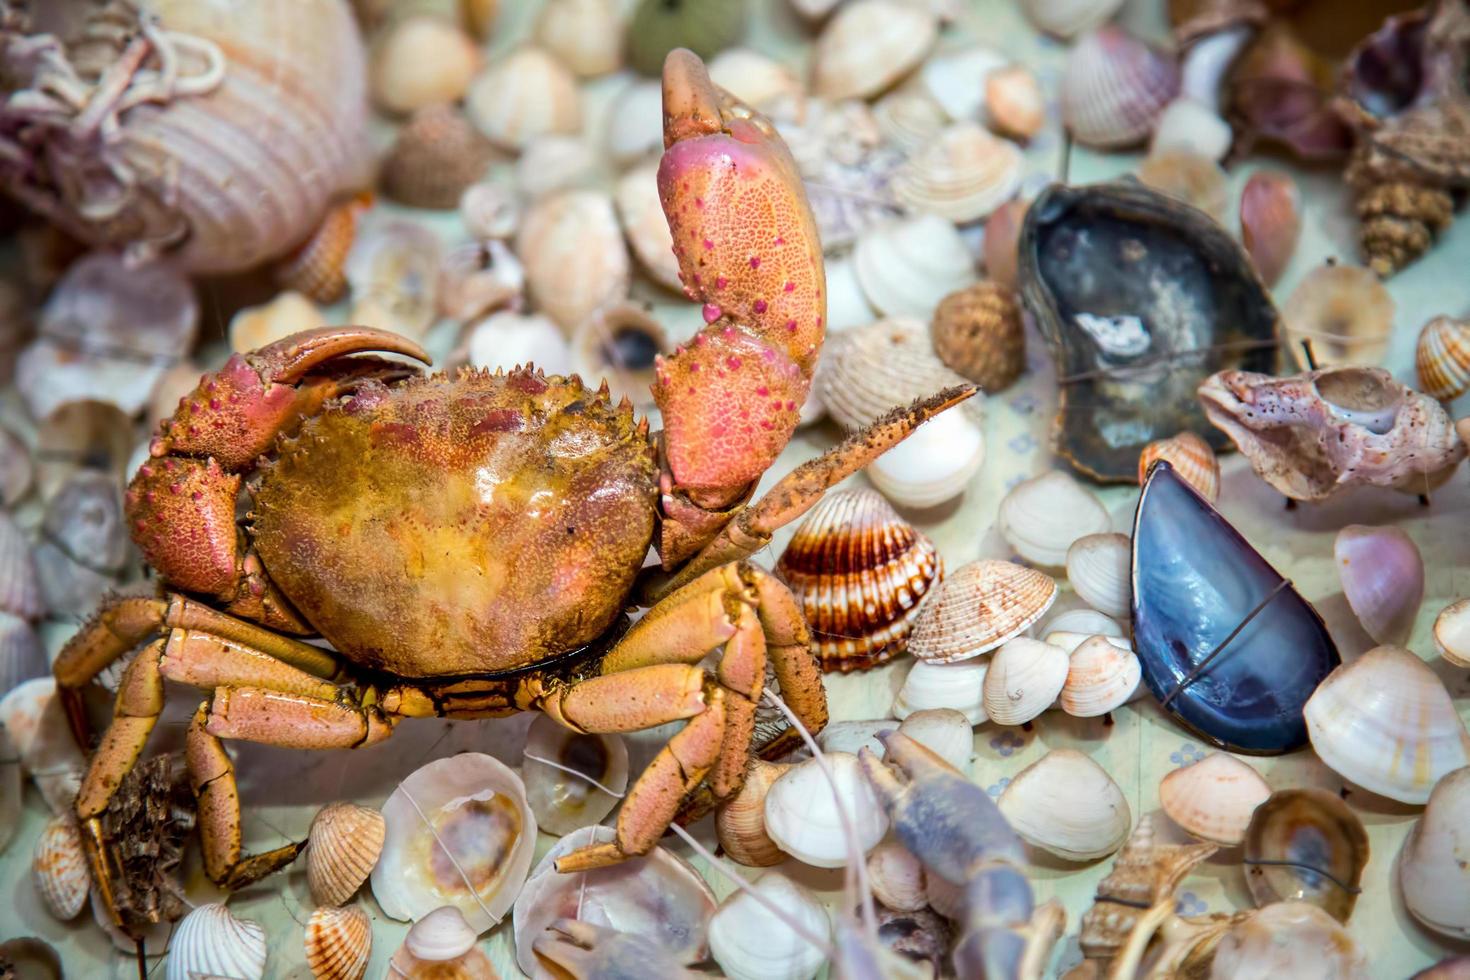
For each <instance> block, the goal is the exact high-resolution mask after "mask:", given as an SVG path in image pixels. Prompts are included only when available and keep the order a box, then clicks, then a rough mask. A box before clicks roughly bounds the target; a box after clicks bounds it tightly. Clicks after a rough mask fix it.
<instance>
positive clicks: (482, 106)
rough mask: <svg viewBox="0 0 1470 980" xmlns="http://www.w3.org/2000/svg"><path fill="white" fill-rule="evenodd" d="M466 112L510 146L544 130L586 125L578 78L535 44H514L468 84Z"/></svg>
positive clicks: (498, 141) (572, 130)
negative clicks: (520, 45) (509, 50)
mask: <svg viewBox="0 0 1470 980" xmlns="http://www.w3.org/2000/svg"><path fill="white" fill-rule="evenodd" d="M465 111H466V112H468V113H469V116H470V119H471V120H472V121H473V122H474V124H475V125H476V126H478V127H479V128H480V132H482V133H484V134H485V135H486V136H488V137H490V141H491V142H493V143H495V144H496V145H497V146H501V147H504V148H505V149H507V150H517V151H518V150H520V149H521V148H522V147H524V146H526V144H528V143H530V142H531V140H533V139H535V138H536V137H537V136H541V135H544V134H546V133H575V132H576V131H577V130H578V128H580V126H581V125H582V107H581V102H580V96H579V94H578V91H577V79H576V77H575V76H574V75H573V74H572V73H571V72H570V71H568V70H567V68H566V66H565V65H563V64H562V63H561V62H559V61H557V60H556V59H555V58H553V57H552V56H551V55H550V54H548V53H547V52H546V51H545V50H543V49H541V48H538V47H535V46H533V45H525V46H522V47H519V48H516V49H515V50H514V51H511V52H510V53H509V54H507V55H505V56H504V57H503V58H501V59H499V60H498V61H496V62H495V63H494V64H492V65H490V66H489V67H487V68H486V69H485V70H484V71H483V72H481V73H480V74H479V76H478V77H476V78H475V80H474V81H473V82H471V83H470V87H469V91H468V92H467V93H466V94H465Z"/></svg>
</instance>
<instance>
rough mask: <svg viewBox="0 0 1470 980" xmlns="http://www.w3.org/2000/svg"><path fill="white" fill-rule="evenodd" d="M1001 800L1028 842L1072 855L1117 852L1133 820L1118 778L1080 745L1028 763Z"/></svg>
mask: <svg viewBox="0 0 1470 980" xmlns="http://www.w3.org/2000/svg"><path fill="white" fill-rule="evenodd" d="M997 805H998V806H999V807H1000V812H1001V813H1002V814H1004V815H1005V818H1006V821H1007V822H1008V823H1010V825H1011V827H1012V828H1013V829H1014V830H1015V831H1016V833H1018V834H1020V835H1021V837H1022V838H1024V839H1025V840H1026V841H1027V842H1028V843H1030V844H1034V845H1035V846H1037V847H1039V848H1041V849H1042V850H1044V851H1048V852H1050V853H1052V854H1055V855H1056V856H1058V857H1061V858H1066V859H1067V860H1069V861H1092V860H1095V859H1097V858H1100V857H1103V856H1105V855H1108V854H1111V853H1113V852H1114V851H1116V850H1117V849H1118V848H1120V847H1122V846H1123V842H1124V841H1126V840H1127V839H1128V828H1129V827H1130V826H1132V823H1133V815H1132V813H1131V812H1130V811H1129V809H1128V800H1127V798H1126V797H1124V796H1123V791H1122V790H1121V789H1119V788H1118V784H1117V783H1115V782H1113V778H1112V777H1111V776H1109V775H1108V774H1107V772H1106V771H1105V770H1104V769H1103V768H1102V766H1099V765H1098V764H1097V763H1096V762H1094V761H1092V759H1091V758H1089V757H1088V756H1086V755H1084V754H1083V753H1081V752H1078V751H1077V750H1076V749H1052V750H1051V751H1050V752H1048V753H1047V754H1046V755H1044V756H1042V757H1041V758H1040V759H1038V760H1036V761H1035V762H1033V763H1031V765H1029V766H1027V767H1026V768H1025V769H1022V770H1021V771H1020V772H1019V773H1017V774H1016V776H1015V778H1014V779H1012V780H1011V781H1010V784H1009V785H1007V786H1006V788H1005V791H1004V792H1002V793H1001V794H1000V799H999V801H998V802H997Z"/></svg>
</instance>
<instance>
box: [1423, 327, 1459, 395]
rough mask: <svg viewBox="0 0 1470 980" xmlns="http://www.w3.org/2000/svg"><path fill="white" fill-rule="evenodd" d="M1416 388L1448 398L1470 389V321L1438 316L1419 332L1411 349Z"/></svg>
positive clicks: (1427, 393) (1428, 393)
mask: <svg viewBox="0 0 1470 980" xmlns="http://www.w3.org/2000/svg"><path fill="white" fill-rule="evenodd" d="M1414 367H1415V368H1416V369H1417V370H1418V372H1419V390H1420V391H1423V392H1424V393H1425V394H1426V395H1429V396H1430V397H1432V398H1438V399H1439V400H1440V401H1450V400H1452V399H1455V398H1459V397H1460V396H1461V395H1463V394H1464V393H1465V391H1466V389H1470V320H1456V319H1454V318H1453V317H1448V316H1437V317H1435V318H1434V319H1433V320H1430V321H1429V322H1428V323H1426V324H1424V329H1423V330H1421V331H1419V344H1418V346H1417V347H1416V348H1415V349H1414Z"/></svg>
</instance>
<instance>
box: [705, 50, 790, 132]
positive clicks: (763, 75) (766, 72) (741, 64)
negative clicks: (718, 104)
mask: <svg viewBox="0 0 1470 980" xmlns="http://www.w3.org/2000/svg"><path fill="white" fill-rule="evenodd" d="M708 67H709V77H710V81H712V82H714V83H715V84H716V85H718V86H719V87H720V88H722V89H724V90H725V91H727V92H729V93H730V94H731V95H733V96H735V98H737V99H739V100H740V101H741V102H744V103H745V104H746V105H748V106H750V107H751V108H752V109H755V110H756V111H758V112H760V113H762V114H763V115H765V116H766V118H768V119H795V120H798V121H799V120H801V119H802V118H803V117H804V116H805V115H806V89H805V86H803V85H802V82H801V78H800V77H799V76H798V75H797V74H796V72H794V71H792V70H791V68H790V67H788V66H787V65H784V64H782V63H781V62H779V61H776V60H775V59H774V58H771V57H768V56H767V55H764V54H761V53H760V52H759V51H756V50H754V49H752V48H726V49H725V50H723V51H721V52H720V53H719V54H717V55H715V56H714V57H713V58H711V59H710V60H709V65H708Z"/></svg>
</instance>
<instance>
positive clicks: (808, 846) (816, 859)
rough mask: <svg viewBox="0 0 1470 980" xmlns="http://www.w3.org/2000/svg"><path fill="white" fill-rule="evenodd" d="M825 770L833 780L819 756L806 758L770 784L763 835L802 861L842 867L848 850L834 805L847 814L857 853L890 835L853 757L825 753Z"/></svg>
mask: <svg viewBox="0 0 1470 980" xmlns="http://www.w3.org/2000/svg"><path fill="white" fill-rule="evenodd" d="M826 768H827V770H828V771H829V772H830V773H831V775H832V779H833V782H832V783H829V782H828V781H827V773H826V772H824V771H823V768H822V765H821V761H820V760H817V759H807V760H806V761H804V762H799V763H797V764H796V765H795V766H793V767H791V769H789V770H788V771H787V772H785V773H783V774H782V775H781V777H780V778H779V779H777V780H776V781H775V783H773V784H772V785H771V789H770V792H768V793H767V794H766V833H768V834H770V835H771V840H773V841H775V842H776V846H777V847H779V848H781V850H783V851H785V852H786V853H787V854H789V855H791V856H792V857H794V858H796V859H797V860H798V861H800V862H802V863H803V864H810V865H812V866H813V867H817V868H840V867H843V866H844V865H846V864H847V863H848V861H849V853H848V840H847V836H846V833H845V832H844V828H843V820H842V818H841V817H840V816H839V815H838V812H837V807H839V806H841V807H842V808H843V810H845V811H846V812H847V815H848V819H849V821H850V823H849V826H850V827H851V829H852V833H853V834H854V836H855V837H856V840H855V842H854V846H855V847H856V848H857V850H858V852H859V853H860V854H866V853H867V852H868V851H870V850H872V848H873V846H874V845H875V844H877V843H878V842H879V841H880V840H882V839H883V835H884V834H886V833H888V814H887V813H886V812H885V811H884V810H883V807H882V806H880V805H879V803H878V799H877V797H876V796H875V795H874V793H873V787H872V786H871V785H870V784H869V783H868V780H867V777H866V776H864V775H863V771H862V767H861V766H860V765H859V764H858V759H857V756H855V755H848V754H847V753H845V752H832V753H829V754H827V756H826ZM833 783H835V787H834V785H833ZM834 791H835V795H834ZM839 801H840V802H839Z"/></svg>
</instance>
